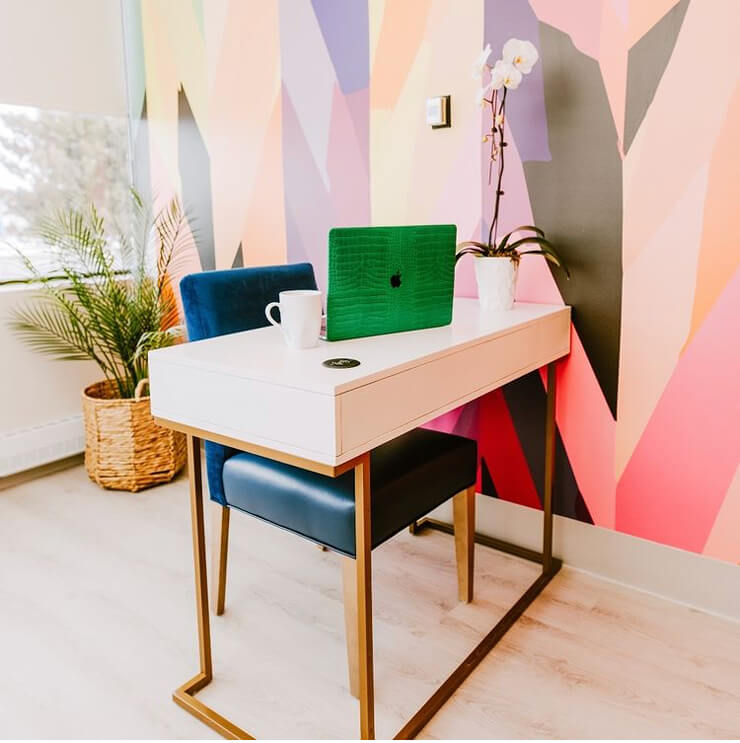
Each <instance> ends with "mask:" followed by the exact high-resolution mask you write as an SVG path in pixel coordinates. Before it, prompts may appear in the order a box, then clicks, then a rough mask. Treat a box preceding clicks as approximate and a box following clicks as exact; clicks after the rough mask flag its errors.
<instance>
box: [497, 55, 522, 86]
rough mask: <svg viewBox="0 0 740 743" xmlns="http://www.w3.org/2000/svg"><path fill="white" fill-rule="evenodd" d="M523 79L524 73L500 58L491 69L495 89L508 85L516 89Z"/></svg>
mask: <svg viewBox="0 0 740 743" xmlns="http://www.w3.org/2000/svg"><path fill="white" fill-rule="evenodd" d="M521 81H522V73H521V72H520V71H519V70H518V69H517V68H516V67H515V66H514V65H513V64H512V63H511V62H505V61H504V60H502V59H499V61H498V62H496V64H495V65H494V66H493V69H492V70H491V85H492V86H493V89H494V90H499V89H500V88H501V87H504V86H505V87H507V88H509V89H510V90H516V89H517V88H518V87H519V83H520V82H521Z"/></svg>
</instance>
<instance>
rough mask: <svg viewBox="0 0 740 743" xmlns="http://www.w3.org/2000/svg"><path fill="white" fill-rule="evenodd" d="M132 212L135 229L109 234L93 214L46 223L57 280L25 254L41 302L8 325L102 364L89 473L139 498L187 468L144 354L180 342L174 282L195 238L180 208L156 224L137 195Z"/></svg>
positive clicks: (61, 355)
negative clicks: (152, 395)
mask: <svg viewBox="0 0 740 743" xmlns="http://www.w3.org/2000/svg"><path fill="white" fill-rule="evenodd" d="M132 213H133V217H132V220H131V223H132V227H131V228H130V229H128V228H127V229H120V228H115V229H114V230H112V231H109V230H108V228H107V225H106V223H105V220H104V219H103V217H102V216H101V215H100V213H99V212H98V210H97V209H96V208H95V206H94V205H92V206H90V208H89V209H86V210H84V211H83V210H78V209H68V210H63V211H60V212H58V213H57V214H56V215H55V216H54V217H53V218H51V219H49V220H47V221H45V222H44V223H43V224H42V226H41V229H40V236H41V238H42V239H43V240H44V242H45V243H46V245H47V246H48V247H49V251H50V252H51V253H52V255H53V257H54V259H55V263H56V264H57V265H58V267H59V270H58V272H57V273H56V275H54V276H53V277H50V276H48V275H47V274H44V273H42V272H41V271H40V270H38V269H37V267H36V266H35V265H34V264H33V263H32V262H31V261H30V260H28V259H27V258H24V257H23V256H22V255H21V259H22V260H23V262H24V264H25V265H26V268H27V269H28V271H29V274H30V279H31V280H32V281H33V282H35V283H38V285H39V295H38V296H37V297H36V298H35V300H34V301H33V303H31V304H29V305H26V306H24V307H21V308H18V309H17V310H16V311H15V313H14V315H13V318H12V321H11V325H12V327H13V328H14V329H15V330H16V331H17V332H18V333H19V334H20V336H21V337H22V338H23V340H24V341H25V342H26V343H28V344H29V345H30V346H31V347H32V348H34V349H36V350H38V351H41V352H43V353H46V354H51V355H52V356H55V357H56V358H58V359H64V360H84V359H92V360H93V361H95V362H96V363H97V365H98V366H99V367H100V370H101V372H102V374H103V377H104V379H103V380H101V381H100V382H97V383H95V384H92V385H90V386H89V387H87V389H85V390H84V391H83V394H82V409H83V416H84V421H85V437H86V445H85V466H86V469H87V472H88V474H89V476H90V478H91V479H92V480H94V481H95V482H97V483H98V484H99V485H101V486H103V487H106V488H113V489H117V490H130V491H137V490H140V489H142V488H145V487H148V486H150V485H154V484H156V483H160V482H168V481H169V480H171V479H172V478H173V477H174V476H175V474H176V473H177V472H178V470H180V469H181V468H182V466H183V464H184V462H185V440H184V437H183V435H182V434H178V433H176V432H173V431H170V430H168V429H165V428H162V427H160V426H158V425H157V424H156V423H155V422H154V420H153V419H152V416H151V412H150V408H149V397H148V394H145V390H146V385H147V353H148V352H149V351H150V350H152V349H154V348H161V347H164V346H168V345H170V344H172V343H174V342H175V341H176V340H177V338H178V336H179V334H180V329H181V326H180V324H179V312H178V307H177V303H176V299H175V295H174V291H173V289H172V285H171V280H170V276H171V271H172V269H173V267H174V262H175V261H176V260H177V259H178V258H179V257H180V256H182V255H184V254H185V251H186V250H187V249H188V244H189V243H191V242H192V236H191V233H190V231H189V230H188V229H186V221H185V216H184V213H183V211H182V209H181V207H180V203H179V201H178V200H177V199H173V200H172V201H171V202H170V203H169V204H168V205H167V206H166V207H165V208H164V209H163V210H162V211H161V212H159V213H158V214H157V215H156V216H155V217H153V218H152V216H151V213H150V211H149V210H148V209H147V208H146V207H145V206H144V204H143V202H142V200H141V199H140V197H139V196H138V195H137V194H136V193H135V192H132Z"/></svg>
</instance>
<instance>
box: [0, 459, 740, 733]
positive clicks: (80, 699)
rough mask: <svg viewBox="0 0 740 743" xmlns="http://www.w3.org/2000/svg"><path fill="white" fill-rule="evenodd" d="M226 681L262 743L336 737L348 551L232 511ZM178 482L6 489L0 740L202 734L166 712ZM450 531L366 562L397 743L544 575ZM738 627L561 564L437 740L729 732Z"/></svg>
mask: <svg viewBox="0 0 740 743" xmlns="http://www.w3.org/2000/svg"><path fill="white" fill-rule="evenodd" d="M231 522H232V541H231V554H230V563H229V569H230V574H229V588H228V594H227V610H226V614H225V615H224V616H223V617H221V618H214V619H213V621H212V627H213V639H214V657H215V671H216V679H215V680H214V682H213V683H212V684H211V685H210V686H209V687H208V688H207V689H205V690H204V691H203V692H202V693H201V695H200V698H202V699H203V701H205V702H207V703H209V704H211V705H213V706H214V707H215V708H216V709H217V710H218V711H220V712H221V713H222V714H225V715H226V716H228V717H230V718H232V719H233V720H234V721H235V722H236V723H238V724H239V725H241V726H243V727H245V728H246V729H247V730H249V731H250V732H251V733H253V734H254V735H257V736H258V737H272V738H277V737H281V738H330V737H334V738H346V737H355V736H356V731H357V722H356V715H357V708H356V704H357V703H356V701H355V700H354V699H352V698H351V697H350V696H349V693H348V691H347V683H346V667H345V654H344V635H343V621H342V607H341V603H340V602H341V590H340V571H339V565H338V558H337V556H336V555H334V554H331V553H322V552H320V551H319V550H317V549H316V548H315V547H314V546H312V545H310V544H309V543H307V542H304V541H303V540H300V539H298V538H295V537H293V536H292V535H289V534H286V533H284V532H281V531H280V530H277V529H274V528H271V527H268V526H266V525H265V524H262V523H260V522H258V521H256V520H254V519H249V518H246V517H241V516H240V515H239V514H235V515H234V517H233V518H232V520H231ZM189 528H190V527H189V514H188V503H187V487H186V482H185V480H184V479H180V480H179V481H177V482H176V483H174V484H172V485H169V486H166V487H161V488H158V489H154V490H150V491H147V492H144V493H140V494H138V495H131V494H123V493H112V492H105V491H102V490H99V489H98V488H97V487H96V486H94V485H92V484H91V483H90V482H88V480H87V479H86V476H85V474H84V471H83V470H82V468H80V467H77V468H74V469H71V470H68V471H66V472H62V473H57V474H54V475H50V476H49V477H46V478H42V479H39V480H36V481H34V482H31V483H26V484H23V485H20V486H18V487H15V488H11V489H9V490H6V491H4V492H2V493H0V658H1V659H2V673H0V737H25V738H29V737H39V738H45V737H49V738H70V737H72V738H76V737H82V738H85V737H88V738H89V737H95V738H138V737H146V738H191V737H202V738H206V737H207V738H212V737H214V736H213V734H211V732H210V730H208V729H207V728H205V727H204V726H202V725H201V724H200V723H198V722H197V721H196V720H194V719H193V718H191V717H190V716H189V715H187V714H186V713H185V712H183V711H182V710H180V709H179V708H178V707H176V706H175V705H174V704H173V703H172V702H171V701H170V693H171V691H172V689H174V687H175V686H177V685H179V684H180V683H181V682H183V681H185V680H186V679H187V678H189V677H190V676H192V675H193V674H194V673H195V671H196V665H195V663H196V647H195V619H194V610H193V588H192V563H191V552H190V550H191V543H190V531H189ZM452 557H453V545H452V540H451V538H450V537H447V536H445V535H442V534H438V533H425V534H423V535H421V536H418V537H412V536H410V535H409V534H407V533H404V534H402V535H400V536H399V537H397V538H396V539H394V540H392V541H391V542H390V543H389V544H387V545H384V546H383V547H381V548H380V549H379V550H376V552H375V553H374V580H375V627H376V663H375V668H376V688H377V692H376V699H377V729H378V737H381V736H388V735H391V734H392V733H393V732H395V730H397V729H398V728H399V727H400V725H401V724H402V723H403V722H404V721H405V720H406V718H408V716H409V715H410V713H412V712H413V711H414V710H415V708H416V707H418V706H419V705H420V704H421V702H423V701H424V699H425V698H426V697H427V696H428V695H429V693H430V692H431V691H432V690H433V689H434V687H435V686H436V685H437V684H438V683H439V681H440V680H441V679H442V678H443V677H444V676H445V675H446V674H447V673H448V672H449V671H450V670H451V669H452V668H453V667H454V666H455V665H456V664H457V663H458V662H459V660H460V659H461V658H462V657H463V655H464V654H465V653H466V652H467V651H468V650H469V649H470V648H472V647H473V646H474V645H475V644H476V642H477V640H478V639H479V637H480V636H481V635H482V633H483V632H484V630H486V629H488V628H489V627H490V625H491V624H492V623H493V621H494V619H495V618H496V617H498V616H500V615H501V614H502V613H503V611H504V610H505V608H507V607H508V606H509V605H510V604H511V603H512V601H513V600H514V599H515V598H516V596H517V595H518V594H519V593H520V592H521V590H522V589H523V587H524V586H525V585H526V584H527V583H528V582H529V581H531V579H532V578H533V576H534V574H535V570H536V568H535V567H534V566H532V565H530V564H529V563H526V562H522V561H519V560H517V559H514V558H510V557H505V556H503V555H500V554H497V553H495V552H492V551H490V550H488V549H485V548H480V547H479V548H477V586H476V587H477V599H476V601H475V603H474V604H473V605H470V606H464V605H459V604H457V602H456V600H455V573H454V563H453V559H452ZM738 736H740V625H737V624H733V623H731V622H727V621H724V620H721V619H718V618H715V617H711V616H708V615H704V614H701V613H699V612H696V611H693V610H691V609H687V608H685V607H681V606H677V605H674V604H671V603H669V602H666V601H663V600H660V599H657V598H654V597H652V596H649V595H646V594H642V593H638V592H635V591H631V590H629V589H626V588H623V587H619V586H615V585H613V584H610V583H607V582H604V581H600V580H597V579H595V578H593V577H589V576H586V575H583V574H580V573H578V572H575V571H572V570H568V569H564V570H563V571H562V572H561V574H560V575H559V576H558V577H556V578H555V580H554V581H553V583H552V584H551V585H550V586H549V587H548V589H547V590H546V592H545V593H544V594H543V595H542V596H541V597H540V598H539V599H538V600H537V602H536V603H535V604H534V605H533V606H532V607H531V608H530V610H529V611H528V612H527V614H526V615H525V617H524V618H523V619H522V620H521V621H520V622H519V624H518V625H517V627H515V628H514V629H513V630H511V631H510V632H509V634H508V635H507V636H506V638H504V640H503V641H502V643H500V644H499V646H498V648H497V649H496V650H495V651H494V652H493V653H492V654H491V655H490V656H489V657H488V658H487V659H486V660H485V661H484V662H483V664H482V665H481V666H480V667H479V669H478V670H477V671H476V672H475V673H474V675H473V676H472V677H471V678H470V679H469V680H468V681H467V682H466V683H465V685H464V686H463V687H462V689H461V690H460V691H459V692H458V693H457V695H456V696H455V697H454V698H453V699H452V700H451V701H450V702H449V703H448V704H447V706H446V707H445V708H444V709H443V710H442V711H441V712H440V713H439V714H438V716H437V717H436V718H435V719H434V720H433V721H432V723H431V724H430V725H429V726H428V727H427V728H426V730H425V731H424V735H423V736H422V737H427V738H446V737H450V738H500V737H506V738H508V737H513V738H517V737H526V738H529V737H535V738H537V737H548V738H580V737H587V738H600V737H601V738H603V737H608V738H623V737H624V738H630V737H638V738H641V737H648V738H651V737H667V738H682V737H690V738H713V737H722V738H735V737H738Z"/></svg>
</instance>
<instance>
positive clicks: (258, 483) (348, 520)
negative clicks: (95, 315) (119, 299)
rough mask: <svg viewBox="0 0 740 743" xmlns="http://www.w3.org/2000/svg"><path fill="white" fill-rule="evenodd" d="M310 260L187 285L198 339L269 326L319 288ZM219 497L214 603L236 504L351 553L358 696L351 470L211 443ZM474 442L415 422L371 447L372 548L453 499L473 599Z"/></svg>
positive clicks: (217, 607) (208, 276)
mask: <svg viewBox="0 0 740 743" xmlns="http://www.w3.org/2000/svg"><path fill="white" fill-rule="evenodd" d="M315 288H316V280H315V278H314V273H313V268H312V267H311V265H310V264H308V263H301V264H295V265H286V266H275V267H269V268H241V269H231V270H226V271H207V272H204V273H198V274H191V275H189V276H186V277H185V278H184V279H183V280H182V282H181V283H180V291H181V295H182V302H183V307H184V310H185V318H186V322H187V329H188V336H189V339H190V340H191V341H197V340H201V339H204V338H211V337H214V336H218V335H224V334H226V333H234V332H237V331H243V330H251V329H253V328H259V327H263V326H265V325H267V324H268V323H267V320H266V319H265V313H264V308H265V306H266V305H267V304H268V303H269V302H272V301H275V300H277V298H278V293H279V292H280V291H282V290H285V289H315ZM205 450H206V469H207V478H208V488H209V492H210V498H211V501H213V503H214V504H215V505H214V509H213V510H214V517H215V519H214V521H215V528H216V533H215V538H214V541H213V547H214V554H213V567H214V576H213V579H212V580H211V586H212V588H213V593H212V597H211V599H212V606H213V610H214V611H215V613H216V614H221V613H223V610H224V602H225V596H226V558H227V551H228V529H229V516H230V511H231V510H237V511H241V512H243V513H247V514H250V515H252V516H256V517H257V518H259V519H262V520H263V521H267V522H269V523H271V524H274V525H275V526H279V527H281V528H283V529H286V530H288V531H292V532H293V533H295V534H298V535H300V536H302V537H305V538H306V539H308V540H311V541H313V542H315V543H317V544H318V545H320V546H322V547H323V548H328V549H330V550H333V551H335V552H338V553H340V554H342V555H344V556H345V559H344V569H343V570H342V574H343V581H344V596H345V602H344V603H345V619H346V625H347V632H348V637H347V644H348V658H349V666H350V689H351V691H352V693H353V694H354V695H355V696H357V695H358V686H359V681H358V671H357V668H356V663H355V660H356V658H355V656H354V654H353V653H352V652H351V651H350V649H351V648H352V647H353V646H354V647H356V637H352V636H351V635H352V633H353V631H354V628H356V622H355V621H354V618H355V617H356V610H357V607H356V605H355V601H356V599H355V597H356V595H357V587H356V585H354V581H355V580H356V573H355V570H354V568H353V565H354V557H355V502H354V479H353V473H352V471H351V470H350V471H348V472H346V473H345V474H344V475H341V476H339V477H336V478H331V477H327V476H324V475H320V474H317V473H314V472H309V471H307V470H303V469H300V468H298V467H294V466H291V465H289V464H283V463H280V462H275V461H272V460H270V459H265V458H263V457H259V456H257V455H255V454H249V453H246V452H240V451H239V450H237V449H232V448H229V447H227V446H222V445H221V444H216V443H213V442H206V444H205ZM476 468H477V449H476V443H475V441H471V440H470V439H466V438H462V437H460V436H454V435H451V434H445V433H438V432H436V431H429V430H424V429H416V430H413V431H410V432H409V433H406V434H404V435H402V436H400V437H398V438H397V439H395V440H393V441H390V442H388V443H387V444H383V445H382V446H379V447H378V448H377V449H375V450H373V451H372V453H371V455H370V490H371V493H372V498H371V530H372V534H371V542H372V548H373V549H374V548H375V547H377V546H378V545H380V544H382V543H383V542H385V541H386V540H387V539H389V538H391V537H392V536H394V535H395V534H397V533H398V532H400V531H401V530H403V529H404V528H405V527H408V526H411V525H413V524H414V523H415V521H416V520H417V519H419V518H421V517H422V516H424V515H425V514H427V513H428V512H429V511H431V510H432V509H434V508H436V507H437V506H438V505H440V504H441V503H443V502H445V501H447V500H448V499H450V498H452V497H454V502H453V506H454V508H453V512H454V520H455V548H456V555H457V566H458V569H457V573H458V596H459V598H460V600H461V601H471V600H472V597H473V546H474V540H473V537H474V504H475V480H476Z"/></svg>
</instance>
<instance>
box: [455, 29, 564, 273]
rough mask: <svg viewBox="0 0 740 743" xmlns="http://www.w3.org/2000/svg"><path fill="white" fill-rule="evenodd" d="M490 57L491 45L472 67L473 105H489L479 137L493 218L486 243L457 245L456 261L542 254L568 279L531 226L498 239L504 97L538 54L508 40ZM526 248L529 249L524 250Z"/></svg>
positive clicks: (525, 43) (550, 248)
mask: <svg viewBox="0 0 740 743" xmlns="http://www.w3.org/2000/svg"><path fill="white" fill-rule="evenodd" d="M490 56H491V45H490V44H486V48H485V49H484V50H483V51H482V52H481V53H480V56H479V57H478V59H476V61H475V62H474V64H473V77H474V78H480V79H481V82H482V86H481V88H480V90H478V92H477V94H476V103H477V104H478V105H479V106H480V107H481V108H486V107H489V106H490V111H491V129H490V131H489V132H488V133H487V134H486V135H485V136H484V137H483V142H484V144H486V143H490V160H489V165H488V185H489V186H490V185H492V181H493V166H494V164H495V165H496V166H497V176H498V177H497V180H496V191H495V194H494V202H493V217H492V219H491V227H490V229H489V231H488V242H485V243H484V242H477V241H474V240H468V241H466V242H463V243H460V244H459V245H458V246H457V247H458V252H457V258H458V259H459V258H461V257H462V256H463V255H468V254H472V255H476V256H484V257H498V258H510V259H511V260H512V261H514V262H515V263H518V262H519V259H520V258H521V256H523V255H531V254H536V255H543V256H545V258H546V259H547V260H548V261H550V263H553V264H554V265H556V266H558V267H559V268H562V269H563V270H564V271H565V274H566V276H568V277H569V274H568V269H567V268H566V267H565V265H564V264H563V262H562V261H561V260H560V258H559V257H558V255H557V253H556V252H555V249H554V248H553V246H552V243H551V242H550V241H549V240H547V239H546V238H545V233H544V232H543V231H542V230H541V229H540V228H539V227H535V226H534V225H523V226H521V227H517V228H516V229H515V230H512V231H511V232H509V233H508V234H506V235H504V236H503V237H502V238H501V240H498V217H499V206H500V203H501V197H502V196H503V195H504V192H503V191H502V189H501V183H502V179H503V176H504V148H505V147H506V146H507V142H506V139H505V136H504V130H505V126H506V96H507V94H508V92H509V91H510V90H516V89H517V88H518V87H519V85H520V84H521V82H522V80H523V79H524V76H525V75H528V74H529V73H530V72H531V71H532V68H533V67H534V66H535V64H537V60H538V59H539V54H538V53H537V48H536V47H535V45H534V44H533V43H532V42H531V41H522V40H521V39H509V40H508V41H507V42H506V43H505V44H504V48H503V50H502V54H501V59H499V60H497V61H496V62H495V63H494V64H493V65H491V64H489V63H488V60H489V58H490ZM517 233H529V234H528V235H525V236H524V237H514V239H512V237H513V236H515V235H517ZM526 246H532V248H531V249H529V250H524V249H523V248H525V247H526Z"/></svg>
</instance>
